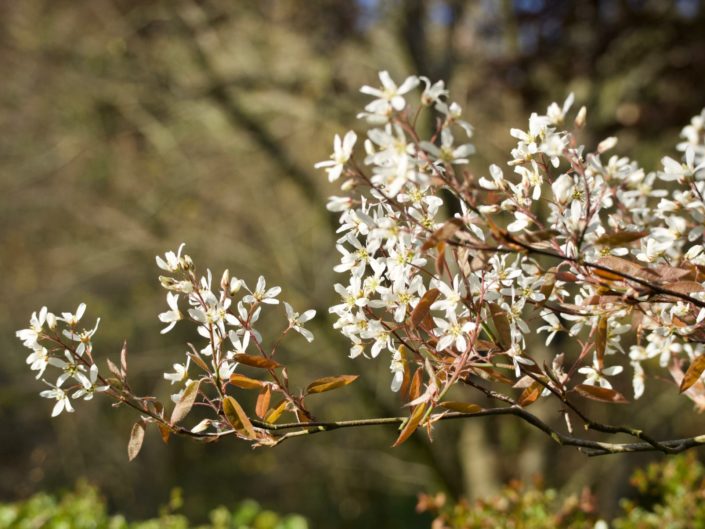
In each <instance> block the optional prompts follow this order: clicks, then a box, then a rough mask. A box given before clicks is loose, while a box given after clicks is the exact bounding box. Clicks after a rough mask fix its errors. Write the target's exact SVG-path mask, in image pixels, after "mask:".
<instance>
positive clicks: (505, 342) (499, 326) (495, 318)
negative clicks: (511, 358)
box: [489, 303, 512, 351]
mask: <svg viewBox="0 0 705 529" xmlns="http://www.w3.org/2000/svg"><path fill="white" fill-rule="evenodd" d="M489 307H490V314H491V315H492V323H494V328H495V330H496V331H497V339H498V341H499V343H498V344H497V345H499V346H500V347H501V348H502V350H503V351H506V350H507V349H509V347H510V346H511V345H512V330H511V327H510V325H509V318H508V317H507V314H506V313H505V312H504V311H503V310H502V309H501V308H500V307H499V305H497V304H496V303H490V304H489Z"/></svg>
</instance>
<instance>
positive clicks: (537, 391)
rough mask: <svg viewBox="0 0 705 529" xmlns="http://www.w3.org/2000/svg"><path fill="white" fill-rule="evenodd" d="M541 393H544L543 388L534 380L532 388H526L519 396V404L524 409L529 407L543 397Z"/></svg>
mask: <svg viewBox="0 0 705 529" xmlns="http://www.w3.org/2000/svg"><path fill="white" fill-rule="evenodd" d="M541 391H543V386H542V385H541V384H540V383H539V382H538V381H536V380H534V382H533V383H532V384H531V385H530V386H528V387H526V388H525V389H524V391H522V392H521V395H519V400H517V404H519V406H521V407H522V408H525V407H527V406H528V405H529V404H533V403H534V402H536V399H538V398H539V397H540V396H541Z"/></svg>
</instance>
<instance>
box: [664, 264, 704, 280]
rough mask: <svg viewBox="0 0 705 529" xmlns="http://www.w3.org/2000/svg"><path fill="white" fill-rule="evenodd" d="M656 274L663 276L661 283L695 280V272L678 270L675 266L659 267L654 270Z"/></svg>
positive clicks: (683, 269)
mask: <svg viewBox="0 0 705 529" xmlns="http://www.w3.org/2000/svg"><path fill="white" fill-rule="evenodd" d="M654 272H656V273H657V274H658V275H659V276H661V281H665V282H668V283H670V282H672V281H678V280H680V279H688V280H693V279H695V277H694V276H695V273H694V272H693V270H690V269H685V268H677V267H675V266H668V265H659V266H657V267H655V268H654ZM698 284H700V283H698Z"/></svg>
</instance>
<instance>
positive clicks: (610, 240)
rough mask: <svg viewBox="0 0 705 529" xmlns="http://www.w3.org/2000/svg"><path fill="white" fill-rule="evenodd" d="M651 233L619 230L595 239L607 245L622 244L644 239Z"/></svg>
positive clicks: (598, 242) (596, 241)
mask: <svg viewBox="0 0 705 529" xmlns="http://www.w3.org/2000/svg"><path fill="white" fill-rule="evenodd" d="M648 234H649V232H648V231H617V232H615V233H605V234H604V235H602V236H601V237H598V238H597V239H596V240H595V244H602V245H605V246H621V245H623V244H629V243H630V242H634V241H638V240H639V239H643V238H644V237H646V236H647V235H648Z"/></svg>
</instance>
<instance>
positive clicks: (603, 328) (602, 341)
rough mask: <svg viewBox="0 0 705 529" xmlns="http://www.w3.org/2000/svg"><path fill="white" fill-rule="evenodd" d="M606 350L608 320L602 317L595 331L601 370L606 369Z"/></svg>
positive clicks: (596, 349)
mask: <svg viewBox="0 0 705 529" xmlns="http://www.w3.org/2000/svg"><path fill="white" fill-rule="evenodd" d="M605 349H607V318H606V317H605V316H600V318H599V319H598V320H597V329H596V330H595V352H596V353H597V365H598V366H599V367H600V369H602V368H603V367H605Z"/></svg>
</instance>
